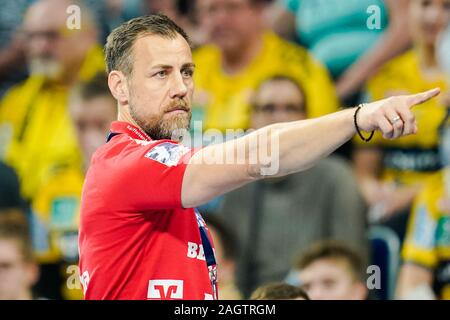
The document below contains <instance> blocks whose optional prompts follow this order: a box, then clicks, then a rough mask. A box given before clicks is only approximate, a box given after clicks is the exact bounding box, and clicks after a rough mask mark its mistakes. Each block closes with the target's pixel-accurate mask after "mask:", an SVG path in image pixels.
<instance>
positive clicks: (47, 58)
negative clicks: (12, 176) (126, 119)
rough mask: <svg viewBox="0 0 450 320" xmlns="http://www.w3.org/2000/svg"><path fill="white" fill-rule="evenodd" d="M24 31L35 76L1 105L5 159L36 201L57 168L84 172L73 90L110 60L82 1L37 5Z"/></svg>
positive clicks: (0, 150)
mask: <svg viewBox="0 0 450 320" xmlns="http://www.w3.org/2000/svg"><path fill="white" fill-rule="evenodd" d="M71 5H78V6H79V8H80V21H79V22H80V28H79V29H76V28H75V29H70V28H69V27H68V25H67V22H68V19H69V17H70V15H69V14H68V13H67V12H66V11H67V9H68V8H69V6H71ZM21 31H22V35H23V37H24V39H25V44H26V45H25V53H26V59H27V63H28V68H29V72H30V76H29V77H28V78H27V79H26V80H25V81H24V82H23V83H20V84H18V85H17V86H15V87H13V88H12V89H11V90H10V91H9V92H7V93H6V95H5V96H4V98H3V99H2V100H1V101H0V159H3V160H4V161H5V162H6V163H7V164H9V165H10V166H12V167H13V168H14V169H15V170H16V171H17V174H18V176H19V179H20V182H21V188H22V194H23V195H24V197H25V198H26V199H27V200H31V201H32V200H33V198H34V196H35V194H36V192H37V191H38V189H39V186H40V185H41V184H42V183H43V182H44V181H45V180H46V179H47V178H48V177H49V176H50V175H51V173H52V171H53V169H54V168H57V167H59V168H61V167H70V166H73V167H80V164H81V155H80V152H79V147H78V143H77V140H76V136H75V131H74V129H73V125H72V122H71V120H70V117H69V114H68V111H67V95H68V90H69V89H70V88H71V87H72V86H73V85H74V84H75V83H77V82H78V81H88V80H90V79H91V78H93V77H94V75H95V74H96V73H97V72H100V71H104V61H103V55H102V51H101V48H100V46H98V45H97V44H96V38H97V37H96V27H95V25H94V21H93V20H92V19H91V16H90V14H89V12H88V11H87V9H85V8H84V7H83V6H81V5H80V3H78V2H76V1H68V0H64V1H60V0H40V1H37V2H35V3H34V4H33V5H32V6H31V7H30V8H29V9H28V11H27V12H26V14H25V18H24V22H23V26H22V30H21Z"/></svg>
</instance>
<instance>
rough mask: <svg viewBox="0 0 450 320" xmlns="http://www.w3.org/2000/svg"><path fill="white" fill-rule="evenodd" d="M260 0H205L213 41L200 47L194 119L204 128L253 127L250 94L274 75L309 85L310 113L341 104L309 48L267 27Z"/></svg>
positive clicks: (201, 7) (202, 11)
mask: <svg viewBox="0 0 450 320" xmlns="http://www.w3.org/2000/svg"><path fill="white" fill-rule="evenodd" d="M264 2H265V1H260V0H199V1H198V12H199V16H200V24H201V26H202V27H203V28H204V29H205V31H206V32H207V34H208V36H209V40H210V42H211V44H208V45H205V46H203V47H200V48H199V49H198V50H196V51H195V52H194V62H195V64H196V66H197V72H196V73H195V75H194V80H195V84H196V92H197V94H196V96H195V99H194V107H195V104H196V106H197V108H194V109H193V120H194V121H195V120H202V119H203V118H204V121H205V125H204V128H203V129H210V128H214V129H219V130H221V131H222V132H225V130H226V129H247V128H248V127H249V121H250V112H251V108H250V105H249V97H250V96H251V94H252V91H253V90H254V89H255V88H256V86H257V85H258V84H259V83H261V82H262V81H263V80H264V79H267V78H270V77H271V76H274V75H285V76H289V77H292V78H294V79H296V80H297V81H298V83H299V85H300V86H301V87H302V88H304V90H305V95H306V99H307V100H308V106H309V110H308V114H309V115H310V116H311V117H317V116H321V115H324V114H327V113H330V112H334V111H336V110H337V109H338V100H337V97H336V94H335V90H334V87H333V84H332V81H331V80H330V77H329V75H328V72H327V71H326V69H325V67H323V66H322V65H321V64H320V63H319V62H317V61H316V60H315V59H314V58H313V57H312V56H311V55H310V54H309V53H308V52H307V51H306V50H305V49H304V48H302V47H299V46H297V45H295V44H293V43H289V42H287V41H285V40H283V39H281V38H280V37H278V36H277V35H276V34H275V33H273V32H272V31H270V30H268V29H266V28H265V26H264V19H263V12H264Z"/></svg>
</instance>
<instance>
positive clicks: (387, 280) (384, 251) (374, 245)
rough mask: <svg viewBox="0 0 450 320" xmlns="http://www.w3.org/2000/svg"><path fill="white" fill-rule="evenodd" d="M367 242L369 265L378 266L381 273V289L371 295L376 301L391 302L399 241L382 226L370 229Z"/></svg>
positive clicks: (396, 269) (398, 254) (394, 284)
mask: <svg viewBox="0 0 450 320" xmlns="http://www.w3.org/2000/svg"><path fill="white" fill-rule="evenodd" d="M369 240H370V246H371V260H370V264H371V265H376V266H378V267H379V268H380V272H381V288H380V289H373V291H372V292H371V293H373V294H374V295H375V297H376V298H377V299H381V300H393V299H394V295H395V286H396V282H397V273H398V269H399V266H400V240H399V238H398V236H397V235H396V234H395V232H394V231H392V230H391V229H390V228H387V227H382V226H372V227H370V229H369Z"/></svg>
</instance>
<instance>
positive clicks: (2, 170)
mask: <svg viewBox="0 0 450 320" xmlns="http://www.w3.org/2000/svg"><path fill="white" fill-rule="evenodd" d="M24 205H25V203H24V201H23V199H22V197H21V196H20V186H19V180H18V178H17V175H16V173H15V172H14V170H13V169H12V168H11V167H10V166H7V165H5V164H4V163H3V162H1V161H0V210H2V209H8V208H18V207H20V208H24Z"/></svg>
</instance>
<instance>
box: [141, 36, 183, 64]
mask: <svg viewBox="0 0 450 320" xmlns="http://www.w3.org/2000/svg"><path fill="white" fill-rule="evenodd" d="M133 55H134V57H133V58H134V59H135V60H136V61H141V62H144V63H146V64H151V65H161V64H162V65H173V64H180V65H182V64H186V63H192V52H191V48H190V46H189V44H188V43H187V41H186V40H185V39H184V38H183V37H182V36H181V35H177V36H176V37H173V38H169V37H162V36H159V35H144V36H140V37H139V38H138V39H137V40H136V42H135V43H134V46H133Z"/></svg>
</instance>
